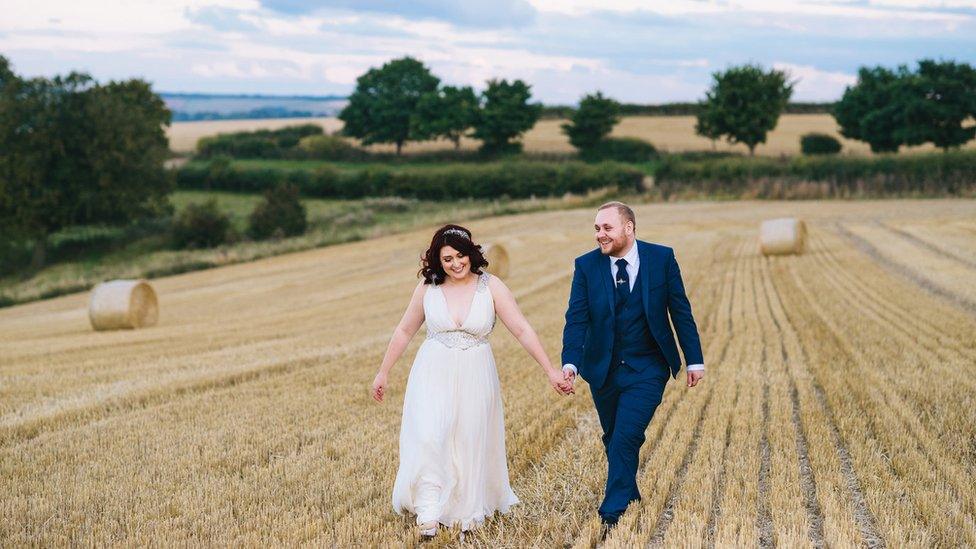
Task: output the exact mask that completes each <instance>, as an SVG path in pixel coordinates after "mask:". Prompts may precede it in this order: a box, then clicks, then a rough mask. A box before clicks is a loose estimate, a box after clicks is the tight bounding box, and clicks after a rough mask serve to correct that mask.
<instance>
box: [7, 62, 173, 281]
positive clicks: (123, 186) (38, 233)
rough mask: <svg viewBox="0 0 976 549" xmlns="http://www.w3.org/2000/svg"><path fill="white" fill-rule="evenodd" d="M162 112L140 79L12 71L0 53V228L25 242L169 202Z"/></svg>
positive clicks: (40, 251)
mask: <svg viewBox="0 0 976 549" xmlns="http://www.w3.org/2000/svg"><path fill="white" fill-rule="evenodd" d="M169 122H170V112H169V110H168V109H167V108H166V105H165V104H164V103H163V101H162V99H161V98H160V97H159V96H158V95H156V94H155V93H153V91H152V89H151V86H150V84H149V83H148V82H145V81H143V80H139V79H133V80H126V81H120V82H115V81H112V82H109V83H107V84H99V83H98V82H96V81H94V80H93V79H92V78H91V76H89V75H87V74H84V73H79V72H71V73H70V74H68V75H67V76H55V77H54V78H50V79H48V78H30V79H25V78H21V77H20V76H18V75H17V74H15V73H14V72H13V70H12V68H11V67H10V63H9V62H8V60H7V59H6V58H5V57H3V56H0V234H2V235H3V238H2V240H3V241H5V242H6V241H15V240H22V239H26V240H30V241H33V242H34V247H33V258H32V261H31V265H32V267H34V268H36V267H39V266H40V265H42V264H43V263H44V260H45V253H46V250H47V243H48V237H49V235H51V234H52V233H54V232H56V231H58V230H60V229H62V228H65V227H69V226H72V225H84V224H110V225H125V224H128V223H130V222H131V221H133V220H135V219H137V218H139V217H148V216H155V215H160V214H162V213H164V212H167V211H169V210H170V208H171V206H170V204H169V201H168V199H167V195H168V194H169V193H170V192H171V191H172V189H173V181H172V178H171V177H169V176H168V175H167V173H166V172H165V170H164V169H163V160H164V159H165V158H166V156H167V154H168V152H169V142H168V140H167V139H166V134H165V133H164V131H163V127H164V126H165V125H168V124H169Z"/></svg>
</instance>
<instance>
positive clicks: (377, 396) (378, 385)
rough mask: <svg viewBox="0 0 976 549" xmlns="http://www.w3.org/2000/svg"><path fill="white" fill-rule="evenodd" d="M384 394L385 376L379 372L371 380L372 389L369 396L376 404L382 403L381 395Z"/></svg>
mask: <svg viewBox="0 0 976 549" xmlns="http://www.w3.org/2000/svg"><path fill="white" fill-rule="evenodd" d="M385 393H386V374H384V373H383V372H379V373H377V374H376V377H374V378H373V388H372V390H371V394H372V396H373V400H375V401H376V402H383V395H384V394H385Z"/></svg>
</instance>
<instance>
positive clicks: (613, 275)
mask: <svg viewBox="0 0 976 549" xmlns="http://www.w3.org/2000/svg"><path fill="white" fill-rule="evenodd" d="M621 258H623V259H626V260H627V275H628V276H629V277H630V291H634V284H636V283H637V270H638V268H639V267H640V254H638V253H637V242H636V241H635V242H634V243H633V244H631V246H630V249H629V250H627V253H625V254H624V255H623V256H614V255H611V256H610V280H617V269H618V267H617V260H618V259H621ZM566 370H572V372H573V374H574V375H575V374H576V366H575V365H573V364H563V371H564V372H565V371H566ZM688 371H689V372H695V371H699V372H703V371H705V365H704V364H689V365H688Z"/></svg>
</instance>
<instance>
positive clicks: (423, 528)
mask: <svg viewBox="0 0 976 549" xmlns="http://www.w3.org/2000/svg"><path fill="white" fill-rule="evenodd" d="M417 529H418V530H419V531H420V535H421V536H427V537H431V538H432V537H434V536H436V535H437V521H436V520H432V521H430V522H425V523H423V524H418V525H417Z"/></svg>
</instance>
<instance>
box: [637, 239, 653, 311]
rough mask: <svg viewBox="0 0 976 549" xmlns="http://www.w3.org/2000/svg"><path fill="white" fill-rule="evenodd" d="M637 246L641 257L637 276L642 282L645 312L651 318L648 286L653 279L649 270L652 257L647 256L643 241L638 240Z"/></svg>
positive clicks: (642, 299)
mask: <svg viewBox="0 0 976 549" xmlns="http://www.w3.org/2000/svg"><path fill="white" fill-rule="evenodd" d="M636 246H637V257H639V258H640V266H639V267H638V268H637V278H638V281H639V282H640V290H641V302H642V303H643V304H644V314H646V315H647V316H648V318H650V316H651V315H650V313H649V312H648V305H647V300H648V294H649V292H648V290H649V288H648V286H650V280H651V275H650V274H648V273H649V271H650V270H651V259H650V258H649V257H647V253H646V251H645V248H644V246H643V242H641V241H640V240H638V241H637V242H636ZM635 287H636V285H635Z"/></svg>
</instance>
